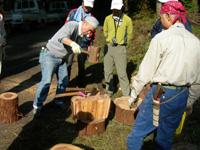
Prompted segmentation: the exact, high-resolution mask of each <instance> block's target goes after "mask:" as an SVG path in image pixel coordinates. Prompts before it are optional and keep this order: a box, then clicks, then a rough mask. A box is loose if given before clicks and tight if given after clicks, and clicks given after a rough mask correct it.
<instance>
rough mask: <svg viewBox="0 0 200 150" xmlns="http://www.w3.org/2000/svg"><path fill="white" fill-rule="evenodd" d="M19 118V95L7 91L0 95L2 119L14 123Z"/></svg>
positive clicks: (4, 121) (0, 115) (0, 119)
mask: <svg viewBox="0 0 200 150" xmlns="http://www.w3.org/2000/svg"><path fill="white" fill-rule="evenodd" d="M18 119H19V112H18V95H17V94H16V93H12V92H7V93H2V94H1V95H0V121H2V122H3V123H14V122H15V121H17V120H18Z"/></svg>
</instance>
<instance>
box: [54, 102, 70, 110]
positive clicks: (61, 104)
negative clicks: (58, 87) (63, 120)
mask: <svg viewBox="0 0 200 150" xmlns="http://www.w3.org/2000/svg"><path fill="white" fill-rule="evenodd" d="M56 105H57V106H58V107H59V108H61V109H62V110H67V106H66V105H65V104H64V103H60V104H56Z"/></svg>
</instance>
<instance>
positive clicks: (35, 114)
mask: <svg viewBox="0 0 200 150" xmlns="http://www.w3.org/2000/svg"><path fill="white" fill-rule="evenodd" d="M33 115H34V117H36V118H38V117H40V115H41V109H36V108H33Z"/></svg>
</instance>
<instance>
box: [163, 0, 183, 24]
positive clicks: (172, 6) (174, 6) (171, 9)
mask: <svg viewBox="0 0 200 150" xmlns="http://www.w3.org/2000/svg"><path fill="white" fill-rule="evenodd" d="M178 10H179V11H180V12H178ZM160 13H161V14H166V13H170V14H171V15H175V14H177V16H176V17H175V19H174V21H173V23H174V22H176V20H177V19H178V18H179V17H181V18H182V21H183V23H186V20H185V16H184V14H186V13H187V12H186V11H185V8H184V7H183V5H182V4H181V3H180V2H178V1H169V2H166V3H164V5H163V6H162V8H161V10H160Z"/></svg>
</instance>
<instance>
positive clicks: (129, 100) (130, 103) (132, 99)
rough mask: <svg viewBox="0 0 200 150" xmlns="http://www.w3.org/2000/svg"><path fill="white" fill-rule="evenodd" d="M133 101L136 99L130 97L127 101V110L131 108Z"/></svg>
mask: <svg viewBox="0 0 200 150" xmlns="http://www.w3.org/2000/svg"><path fill="white" fill-rule="evenodd" d="M135 100H136V99H135V98H132V97H130V98H129V99H128V105H129V108H132V107H133V105H134V101H135Z"/></svg>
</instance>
